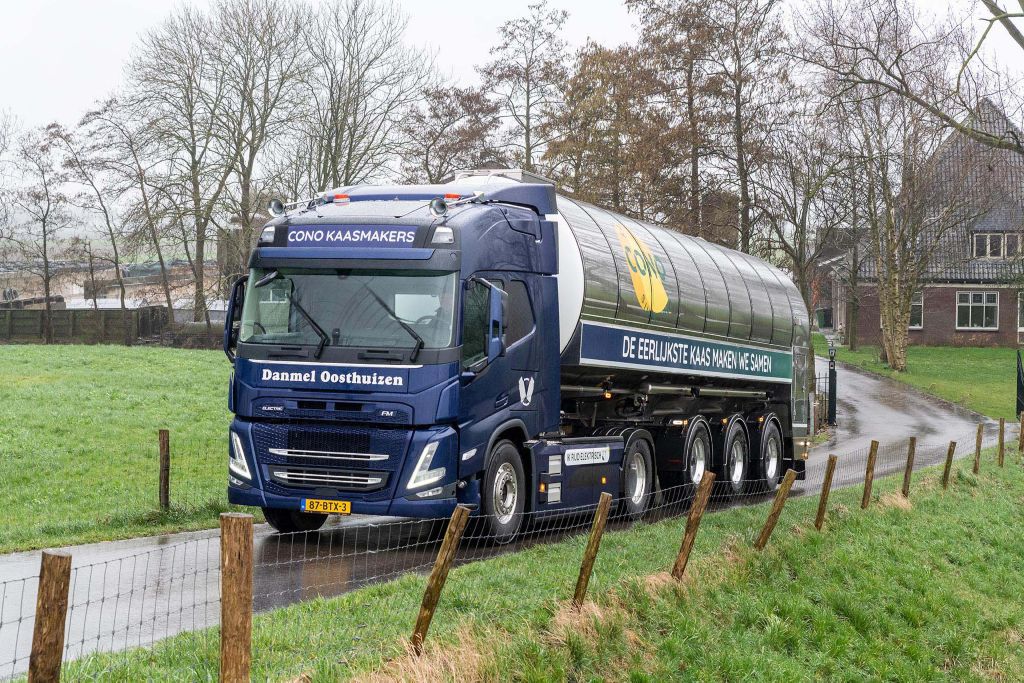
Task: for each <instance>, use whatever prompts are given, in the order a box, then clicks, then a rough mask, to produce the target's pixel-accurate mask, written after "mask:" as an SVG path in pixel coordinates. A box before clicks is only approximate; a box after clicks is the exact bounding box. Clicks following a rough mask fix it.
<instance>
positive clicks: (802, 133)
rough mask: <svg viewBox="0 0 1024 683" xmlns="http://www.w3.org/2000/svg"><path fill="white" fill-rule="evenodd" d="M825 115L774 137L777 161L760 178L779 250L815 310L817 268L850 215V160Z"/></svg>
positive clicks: (811, 115) (810, 115) (795, 122)
mask: <svg viewBox="0 0 1024 683" xmlns="http://www.w3.org/2000/svg"><path fill="white" fill-rule="evenodd" d="M819 116H821V114H820V113H819V112H815V111H813V110H812V111H810V112H806V113H804V114H803V115H802V116H797V117H794V118H792V119H791V120H790V122H789V125H787V126H786V128H784V129H780V130H777V131H776V132H775V133H774V135H773V136H772V152H771V158H770V160H769V161H768V162H767V163H766V164H765V167H764V169H763V170H762V172H761V173H760V174H758V176H757V180H756V182H757V183H758V186H759V189H760V193H759V194H760V200H761V201H762V202H763V205H762V206H761V208H762V209H763V210H764V212H765V215H766V216H767V220H768V223H769V225H770V227H771V231H772V239H773V246H774V247H775V248H777V249H778V250H780V251H781V252H782V254H783V255H784V261H785V265H786V266H788V267H789V269H790V271H791V272H792V274H793V280H794V282H795V283H796V285H797V288H798V289H799V290H800V295H801V296H802V297H803V300H804V305H805V306H807V309H808V310H810V311H813V310H814V303H815V302H814V300H813V296H812V294H813V292H812V278H813V275H814V270H815V267H816V265H817V263H818V262H819V260H820V259H821V257H822V255H823V254H825V253H827V251H828V250H829V249H831V248H833V247H834V245H835V243H836V239H837V233H838V231H839V229H840V226H842V225H843V224H844V223H845V221H846V220H847V211H848V202H847V197H846V196H844V194H843V190H844V189H845V188H844V187H843V186H842V184H841V183H840V180H841V178H842V174H843V173H844V171H845V167H846V165H847V164H848V161H847V159H846V158H845V156H844V154H843V151H844V150H842V149H841V148H837V147H836V145H835V144H834V142H835V140H834V136H832V135H830V131H829V125H828V121H827V120H822V118H819Z"/></svg>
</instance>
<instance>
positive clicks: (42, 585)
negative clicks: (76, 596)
mask: <svg viewBox="0 0 1024 683" xmlns="http://www.w3.org/2000/svg"><path fill="white" fill-rule="evenodd" d="M70 583H71V555H69V554H68V553H65V552H60V551H52V550H44V551H43V555H42V559H41V561H40V565H39V592H38V594H37V595H36V619H35V625H34V627H33V629H32V652H31V654H30V655H29V660H28V680H29V683H51V681H52V682H53V683H56V682H57V681H59V680H60V666H61V660H62V659H63V658H64V620H65V619H66V617H67V613H68V586H69V585H70Z"/></svg>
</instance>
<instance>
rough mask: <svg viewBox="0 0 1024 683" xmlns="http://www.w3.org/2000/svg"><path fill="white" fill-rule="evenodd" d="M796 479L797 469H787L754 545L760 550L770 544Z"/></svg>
mask: <svg viewBox="0 0 1024 683" xmlns="http://www.w3.org/2000/svg"><path fill="white" fill-rule="evenodd" d="M795 480H796V470H787V471H786V476H785V478H783V480H782V485H781V486H779V490H778V491H776V492H775V501H774V502H773V503H772V511H771V512H769V513H768V519H766V520H765V522H764V526H763V527H762V528H761V534H760V535H759V536H758V537H757V540H756V541H755V542H754V547H755V548H757V549H758V550H764V547H765V546H766V545H768V539H770V538H771V537H772V532H773V531H774V530H775V525H776V523H778V521H779V515H781V514H782V508H783V507H784V506H785V505H786V498H788V497H789V489H790V488H792V487H793V482H794V481H795Z"/></svg>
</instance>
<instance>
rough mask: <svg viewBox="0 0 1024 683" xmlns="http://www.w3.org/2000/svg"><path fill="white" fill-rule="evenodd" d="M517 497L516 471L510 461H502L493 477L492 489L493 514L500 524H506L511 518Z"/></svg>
mask: <svg viewBox="0 0 1024 683" xmlns="http://www.w3.org/2000/svg"><path fill="white" fill-rule="evenodd" d="M518 498H519V484H518V482H517V481H516V471H515V469H514V468H513V467H512V464H511V463H507V462H503V463H501V465H500V466H499V467H498V472H497V474H496V475H495V477H494V489H493V491H492V499H493V500H494V516H495V517H497V519H498V522H499V523H500V524H508V522H510V521H511V520H512V516H513V515H514V514H515V511H516V502H517V500H518Z"/></svg>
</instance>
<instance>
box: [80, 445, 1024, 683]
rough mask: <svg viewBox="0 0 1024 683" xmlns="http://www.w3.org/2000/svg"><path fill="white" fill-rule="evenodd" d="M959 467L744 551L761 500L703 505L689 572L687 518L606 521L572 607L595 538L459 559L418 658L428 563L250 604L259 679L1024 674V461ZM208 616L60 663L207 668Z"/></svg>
mask: <svg viewBox="0 0 1024 683" xmlns="http://www.w3.org/2000/svg"><path fill="white" fill-rule="evenodd" d="M991 459H992V456H991V454H988V455H987V457H986V464H985V467H984V469H983V472H982V475H981V476H980V477H975V476H973V475H971V474H970V473H969V463H967V462H961V463H957V465H956V466H955V468H956V469H955V473H954V478H953V483H952V485H951V489H950V490H949V491H948V492H943V491H942V490H941V487H940V485H939V483H938V473H937V472H935V471H934V470H932V471H928V472H923V473H918V474H917V475H915V479H914V485H913V489H912V493H911V501H912V503H911V504H910V505H907V504H905V503H903V502H902V499H898V498H897V497H896V494H894V493H893V491H895V488H896V485H897V483H898V482H897V481H895V480H893V479H891V478H890V479H884V480H880V481H877V482H876V489H875V490H876V493H877V494H878V496H877V497H878V498H880V500H878V501H876V503H875V504H874V505H873V506H872V508H871V509H870V510H868V511H867V512H864V511H861V510H860V509H859V504H858V503H859V498H860V490H859V489H856V488H854V489H846V490H842V491H836V492H834V493H833V497H832V501H831V506H830V507H831V512H830V518H829V522H828V523H827V525H826V527H825V530H824V531H823V533H817V532H815V531H814V529H813V526H812V525H811V522H812V520H813V514H814V509H815V507H816V502H817V501H816V500H815V499H814V498H813V497H806V498H799V499H794V500H791V501H790V502H789V504H788V505H787V507H786V509H785V511H784V513H783V516H782V518H781V520H780V522H779V525H778V527H777V528H776V532H775V536H774V537H773V539H772V541H771V543H770V545H769V547H768V548H767V550H766V551H765V552H763V553H760V554H759V553H756V552H754V551H752V550H751V549H750V541H751V539H752V538H753V537H754V535H755V533H756V530H757V529H758V528H759V527H760V524H761V523H762V521H763V519H764V517H765V515H766V506H765V505H760V506H756V507H747V508H736V509H731V510H727V511H723V512H718V513H714V514H711V515H708V516H706V517H705V518H704V523H703V526H702V527H701V530H700V535H699V537H698V542H697V547H696V551H695V552H696V554H695V556H694V559H693V560H692V561H691V568H690V569H689V570H688V579H687V581H686V582H685V583H684V584H683V585H678V584H674V583H673V582H672V581H671V580H670V579H669V578H668V577H667V575H666V574H664V573H663V572H664V571H665V570H666V569H667V568H668V567H670V566H671V563H672V560H673V558H674V555H675V553H676V551H677V549H678V547H679V539H680V537H681V532H682V527H683V525H684V521H683V519H674V520H667V521H663V522H659V523H656V524H651V525H643V526H639V527H636V528H634V529H632V530H628V531H618V532H614V533H609V534H607V535H606V536H605V539H604V541H603V543H602V546H601V553H600V556H599V557H598V560H597V565H596V569H595V574H594V577H593V579H592V581H591V585H590V592H589V595H590V596H591V597H592V599H593V602H592V603H588V604H587V605H585V607H584V609H583V611H582V613H576V612H574V611H572V610H570V609H569V608H568V607H567V605H566V600H567V598H568V597H569V596H571V594H572V587H573V584H574V582H575V577H576V571H577V567H578V562H579V558H580V555H581V552H582V548H583V544H584V539H583V538H580V537H578V538H575V539H572V540H570V541H566V542H562V543H557V544H552V545H546V546H539V547H534V548H533V549H530V550H528V551H524V552H520V553H516V554H513V555H507V556H503V557H500V558H497V559H493V560H488V561H484V562H478V563H475V564H471V565H467V566H464V567H459V568H456V569H455V570H453V571H452V572H451V575H450V576H449V579H448V584H447V586H446V587H445V591H444V593H443V595H442V598H441V606H440V608H439V611H438V613H437V615H436V617H435V620H434V624H433V626H432V628H431V633H430V637H429V639H428V643H427V651H426V655H425V656H424V657H423V658H421V659H419V660H416V659H414V658H412V657H410V656H409V654H408V651H407V648H406V646H405V642H406V639H407V637H408V635H409V633H410V631H411V627H412V624H413V622H414V621H415V616H416V611H417V608H418V605H419V600H420V596H421V593H422V590H423V587H424V579H423V578H422V577H418V576H408V577H405V578H403V579H400V580H398V581H394V582H391V583H387V584H382V585H378V586H374V587H370V588H366V589H363V590H359V591H356V592H354V593H350V594H348V595H345V596H342V597H340V598H336V599H331V600H323V599H317V600H313V601H310V602H306V603H302V604H299V605H295V606H292V607H288V608H284V609H281V610H278V611H275V612H271V613H268V614H265V615H261V616H258V617H256V619H255V622H254V641H253V648H252V651H253V656H254V670H253V679H254V680H268V679H269V680H286V679H289V678H290V677H292V676H296V675H298V674H299V673H301V672H310V673H311V674H312V679H313V680H316V681H328V680H337V679H339V678H348V677H350V676H353V675H355V676H364V675H366V674H376V676H374V680H410V679H415V680H523V681H545V680H552V681H563V680H573V681H582V680H630V681H660V680H698V681H707V680H755V681H756V680H765V681H777V680H851V681H853V680H857V681H859V680H939V679H942V680H978V681H981V680H1009V679H1011V678H1015V677H1017V676H1019V674H1020V672H1021V671H1024V648H1022V647H1021V643H1022V642H1024V545H1022V544H1021V543H1020V539H1019V524H1018V521H1019V517H1020V505H1021V502H1020V501H1021V500H1022V497H1024V471H1022V468H1021V466H1020V463H1019V461H1018V459H1017V458H1016V457H1014V458H1011V459H1010V461H1009V463H1008V466H1007V467H1006V468H1005V469H1003V470H996V469H995V468H994V467H993V466H992V465H991ZM218 642H219V641H218V635H217V630H216V629H210V630H206V631H203V632H198V633H193V634H187V635H182V636H179V637H176V638H173V639H170V640H168V641H164V642H163V643H161V644H158V645H157V646H156V647H154V648H151V649H148V648H145V649H136V650H133V651H129V652H125V653H120V654H113V655H99V656H93V657H91V658H88V659H85V660H81V661H78V662H75V663H71V664H69V665H68V666H67V667H66V670H67V672H68V675H69V676H70V678H71V679H78V678H92V677H97V676H99V677H103V678H107V679H111V680H141V679H150V680H212V679H215V678H216V676H217V670H218V669H217V666H218V665H217V661H218Z"/></svg>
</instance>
